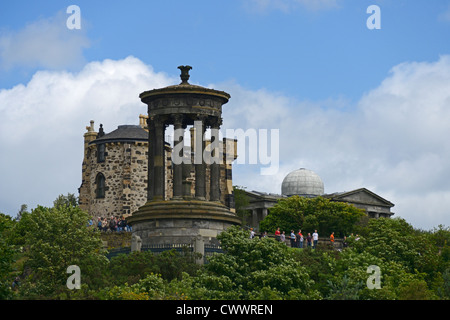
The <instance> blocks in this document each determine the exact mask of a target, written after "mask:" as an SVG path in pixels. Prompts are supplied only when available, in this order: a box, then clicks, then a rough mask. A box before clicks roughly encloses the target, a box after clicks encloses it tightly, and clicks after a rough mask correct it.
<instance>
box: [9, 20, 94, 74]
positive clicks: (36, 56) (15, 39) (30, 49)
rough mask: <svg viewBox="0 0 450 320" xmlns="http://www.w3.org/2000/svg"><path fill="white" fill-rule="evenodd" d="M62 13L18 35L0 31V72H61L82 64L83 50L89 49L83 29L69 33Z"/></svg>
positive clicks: (13, 32) (33, 25)
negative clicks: (51, 70)
mask: <svg viewBox="0 0 450 320" xmlns="http://www.w3.org/2000/svg"><path fill="white" fill-rule="evenodd" d="M68 17H69V15H67V14H64V13H63V12H60V13H58V14H57V15H55V16H54V17H51V18H45V19H40V20H38V21H35V22H33V23H30V24H28V25H26V26H25V27H24V28H22V29H21V30H18V31H8V30H2V34H1V35H0V70H1V69H3V70H9V69H12V68H15V67H25V68H35V67H39V68H45V69H62V68H67V67H79V66H82V65H83V64H84V63H85V60H84V57H83V49H84V48H87V47H89V44H90V41H89V39H88V38H87V36H86V27H82V28H81V29H79V30H77V29H74V30H69V29H68V28H67V26H66V20H67V18H68ZM82 21H83V22H84V23H83V26H85V25H86V24H87V23H86V21H84V20H82Z"/></svg>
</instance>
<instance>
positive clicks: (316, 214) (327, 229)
mask: <svg viewBox="0 0 450 320" xmlns="http://www.w3.org/2000/svg"><path fill="white" fill-rule="evenodd" d="M364 216H365V213H364V211H363V210H361V209H358V208H356V207H354V206H353V205H350V204H347V203H343V202H335V201H330V200H329V199H326V198H323V197H316V198H305V197H300V196H292V197H289V198H286V199H280V200H278V203H277V204H276V205H275V206H274V207H273V208H271V209H270V213H269V214H268V215H267V217H266V218H265V219H264V220H263V221H261V223H260V229H261V230H275V229H276V228H277V227H280V229H281V230H298V229H302V230H304V231H306V230H311V231H312V230H316V229H317V230H318V231H319V234H326V235H327V236H328V235H329V234H331V232H335V234H336V236H344V235H348V234H350V233H352V232H354V229H355V224H356V223H357V222H358V221H359V220H360V219H361V218H363V217H364Z"/></svg>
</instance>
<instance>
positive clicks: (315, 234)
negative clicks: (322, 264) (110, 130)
mask: <svg viewBox="0 0 450 320" xmlns="http://www.w3.org/2000/svg"><path fill="white" fill-rule="evenodd" d="M312 236H313V242H314V248H315V247H316V246H317V241H319V234H318V233H317V230H314V233H313V234H312Z"/></svg>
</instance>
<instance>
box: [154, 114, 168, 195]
mask: <svg viewBox="0 0 450 320" xmlns="http://www.w3.org/2000/svg"><path fill="white" fill-rule="evenodd" d="M154 126H155V134H154V139H153V141H154V157H153V170H154V173H153V186H154V194H153V200H156V201H162V200H164V198H165V173H166V170H165V167H164V131H165V124H164V119H163V118H162V117H155V119H154Z"/></svg>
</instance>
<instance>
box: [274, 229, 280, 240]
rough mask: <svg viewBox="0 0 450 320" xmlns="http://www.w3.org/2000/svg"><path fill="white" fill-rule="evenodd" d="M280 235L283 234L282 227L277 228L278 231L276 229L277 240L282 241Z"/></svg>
mask: <svg viewBox="0 0 450 320" xmlns="http://www.w3.org/2000/svg"><path fill="white" fill-rule="evenodd" d="M280 236H281V232H280V228H277V231H275V240H277V241H280Z"/></svg>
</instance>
